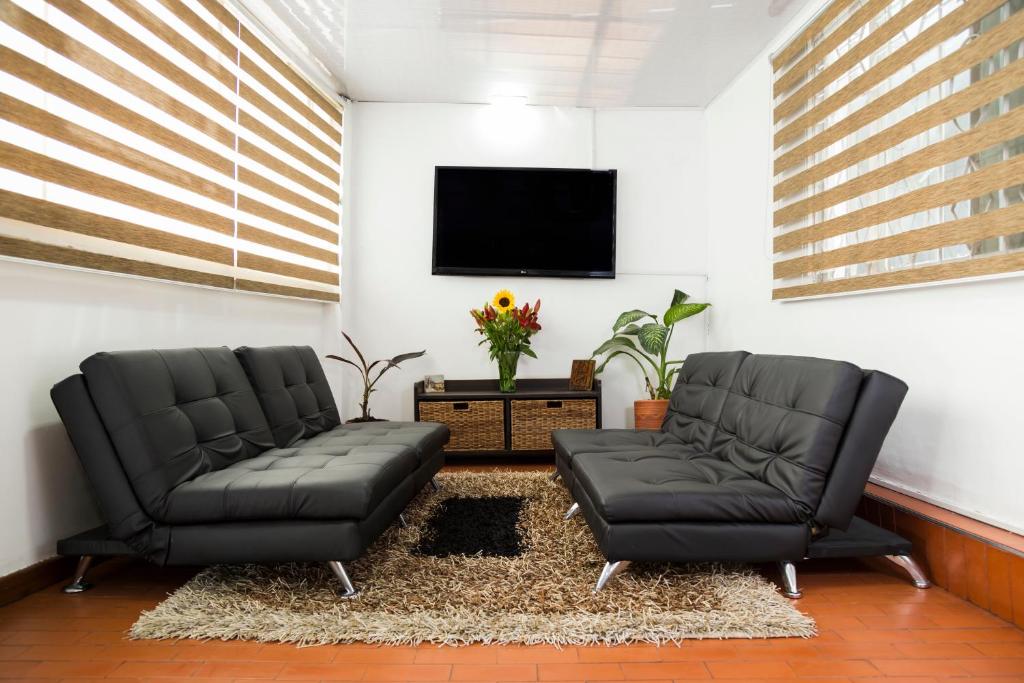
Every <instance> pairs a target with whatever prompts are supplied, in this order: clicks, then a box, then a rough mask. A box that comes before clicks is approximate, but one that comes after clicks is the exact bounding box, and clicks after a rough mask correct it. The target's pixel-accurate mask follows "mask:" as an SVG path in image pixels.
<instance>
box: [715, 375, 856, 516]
mask: <svg viewBox="0 0 1024 683" xmlns="http://www.w3.org/2000/svg"><path fill="white" fill-rule="evenodd" d="M862 377H863V373H862V371H861V369H860V368H858V367H857V366H856V365H853V364H851V363H844V362H841V361H833V360H823V359H820V358H803V357H796V356H767V355H752V356H749V357H747V358H746V359H745V360H744V361H743V365H742V366H741V367H740V369H739V371H738V372H737V373H736V377H735V379H734V380H733V383H732V386H731V387H730V389H729V395H728V397H727V398H726V399H725V405H724V406H722V411H721V417H720V418H719V420H718V428H717V429H716V430H715V434H714V437H713V439H712V445H711V453H712V454H713V455H715V456H717V457H719V458H721V459H723V460H727V461H728V462H730V463H732V464H733V465H734V466H736V467H737V468H739V469H740V470H742V471H744V472H746V473H747V474H748V475H750V476H751V477H754V478H756V479H759V480H760V481H763V482H764V483H766V484H768V485H770V486H773V487H775V488H776V489H778V490H780V491H782V492H783V493H785V494H786V495H787V496H788V497H789V498H790V499H791V500H793V501H794V502H795V503H796V504H797V505H798V506H799V507H800V508H801V509H802V510H803V511H804V513H805V514H806V515H807V518H808V519H810V518H811V517H813V515H814V513H815V511H816V510H817V508H818V504H819V502H820V501H821V497H822V493H823V491H824V488H825V482H826V480H827V479H828V476H829V472H830V470H831V469H832V464H833V461H834V460H835V457H836V452H837V449H838V447H839V443H840V441H841V439H842V437H843V433H844V431H845V430H846V426H847V423H848V422H849V420H850V415H851V413H852V412H853V407H854V404H855V403H856V401H857V395H858V393H859V391H860V385H861V379H862ZM861 486H863V484H861Z"/></svg>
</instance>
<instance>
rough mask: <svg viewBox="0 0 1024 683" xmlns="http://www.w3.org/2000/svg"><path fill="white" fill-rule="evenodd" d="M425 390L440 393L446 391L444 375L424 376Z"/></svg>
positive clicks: (430, 392)
mask: <svg viewBox="0 0 1024 683" xmlns="http://www.w3.org/2000/svg"><path fill="white" fill-rule="evenodd" d="M423 391H425V392H427V393H428V394H439V393H441V392H443V391H444V375H427V376H425V377H424V378H423Z"/></svg>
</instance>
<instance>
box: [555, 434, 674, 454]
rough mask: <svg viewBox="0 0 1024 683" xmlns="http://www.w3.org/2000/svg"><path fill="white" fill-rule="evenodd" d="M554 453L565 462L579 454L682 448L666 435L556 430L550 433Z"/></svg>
mask: <svg viewBox="0 0 1024 683" xmlns="http://www.w3.org/2000/svg"><path fill="white" fill-rule="evenodd" d="M551 442H552V443H553V444H554V446H555V452H556V453H557V454H558V455H559V456H561V457H562V458H564V459H566V460H570V461H571V460H572V459H573V458H575V457H576V456H577V455H579V454H580V453H617V452H620V451H623V450H634V449H637V448H656V447H658V446H666V445H670V444H674V445H682V442H680V441H679V439H677V438H676V437H675V436H673V435H671V434H666V433H664V432H655V431H652V430H639V431H638V430H635V429H556V430H554V431H553V432H551Z"/></svg>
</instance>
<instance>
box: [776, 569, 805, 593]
mask: <svg viewBox="0 0 1024 683" xmlns="http://www.w3.org/2000/svg"><path fill="white" fill-rule="evenodd" d="M779 573H780V574H782V594H783V595H785V596H786V597H787V598H790V599H791V600H798V599H799V598H802V597H803V596H804V594H803V593H802V592H800V586H799V585H798V584H797V582H796V565H794V564H793V563H792V562H779Z"/></svg>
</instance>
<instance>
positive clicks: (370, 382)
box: [327, 331, 426, 422]
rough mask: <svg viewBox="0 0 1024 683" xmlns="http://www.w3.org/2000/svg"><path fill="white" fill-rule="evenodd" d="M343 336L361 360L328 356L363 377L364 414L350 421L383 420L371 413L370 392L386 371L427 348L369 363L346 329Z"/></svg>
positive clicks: (420, 354)
mask: <svg viewBox="0 0 1024 683" xmlns="http://www.w3.org/2000/svg"><path fill="white" fill-rule="evenodd" d="M341 336H343V337H344V338H345V341H347V342H348V345H349V346H351V347H352V350H353V351H355V352H356V358H358V359H359V362H358V363H356V362H355V361H351V360H349V359H348V358H342V357H341V356H335V355H334V354H327V357H328V358H333V359H334V360H338V361H341V362H342V363H347V364H348V365H351V366H352V367H354V368H355V369H356V370H358V371H359V373H360V374H361V375H362V377H363V400H362V403H360V404H359V406H360V407H361V408H362V410H363V414H362V415H361V416H360V417H357V418H354V419H352V420H350V422H381V421H382V420H381V419H380V418H377V417H374V416H372V415H370V394H372V393H373V392H375V391H376V389H375V388H374V387H376V386H377V382H379V381H380V378H381V377H383V376H384V373H385V372H387V371H388V370H390V369H391V368H397V367H398V364H399V363H401V362H403V361H407V360H411V359H413V358H419V357H420V356H422V355H423V354H425V353H426V350H423V351H414V352H412V353H401V354H399V355H397V356H395V357H394V358H382V359H381V360H375V361H373V362H372V363H367V362H366V358H364V357H363V354H362V353H361V352H360V351H359V347H358V346H356V343H355V342H354V341H352V338H351V337H349V336H348V335H347V334H345V332H344V331H343V332H342V333H341ZM378 367H379V369H378V370H377V372H376V374H375V375H374V376H372V377H371V373H372V372H373V370H374V369H375V368H378Z"/></svg>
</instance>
